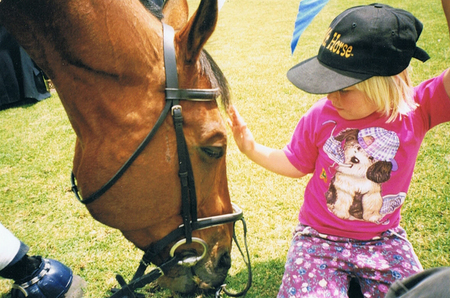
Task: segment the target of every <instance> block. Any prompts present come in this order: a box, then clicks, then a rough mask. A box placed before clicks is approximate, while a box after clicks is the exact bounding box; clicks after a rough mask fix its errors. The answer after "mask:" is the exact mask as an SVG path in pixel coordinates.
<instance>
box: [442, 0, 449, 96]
mask: <svg viewBox="0 0 450 298" xmlns="http://www.w3.org/2000/svg"><path fill="white" fill-rule="evenodd" d="M441 2H442V8H443V10H444V14H445V17H446V18H447V25H448V28H449V32H450V0H441ZM444 86H445V91H447V95H448V96H450V71H449V69H447V72H446V73H445V75H444Z"/></svg>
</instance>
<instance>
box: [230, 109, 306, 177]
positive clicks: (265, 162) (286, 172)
mask: <svg viewBox="0 0 450 298" xmlns="http://www.w3.org/2000/svg"><path fill="white" fill-rule="evenodd" d="M228 114H229V115H230V118H229V119H228V125H229V126H230V128H231V130H232V132H233V137H234V140H235V141H236V144H237V146H238V148H239V150H240V151H241V152H242V153H244V154H245V155H246V156H247V157H248V158H249V159H250V160H252V161H254V162H255V163H257V164H258V165H260V166H262V167H264V168H266V169H267V170H269V171H272V172H274V173H277V174H280V175H283V176H288V177H292V178H300V177H303V176H305V174H304V173H302V172H300V171H299V170H297V168H295V167H294V166H293V165H292V164H291V162H290V161H289V160H288V158H287V157H286V154H284V152H283V150H281V149H272V148H269V147H266V146H263V145H261V144H259V143H257V142H256V141H255V139H254V138H253V135H252V133H251V131H250V129H249V128H248V127H247V124H246V123H245V121H244V119H243V118H242V117H241V115H239V112H238V111H237V109H236V108H235V107H234V106H231V107H230V110H229V112H228Z"/></svg>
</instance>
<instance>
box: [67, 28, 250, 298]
mask: <svg viewBox="0 0 450 298" xmlns="http://www.w3.org/2000/svg"><path fill="white" fill-rule="evenodd" d="M163 33H164V63H165V72H166V89H165V94H166V104H165V106H164V109H163V111H162V112H161V114H160V116H159V118H158V120H157V121H156V123H155V125H154V127H153V128H152V130H151V131H150V132H149V134H148V135H147V136H146V138H145V139H144V140H143V141H142V142H141V144H140V145H139V146H138V148H137V149H136V151H135V152H134V153H133V154H132V155H131V157H130V158H129V159H128V160H127V161H126V162H125V163H124V164H123V165H122V167H121V168H120V169H119V170H118V171H117V172H116V174H115V175H114V176H113V177H112V178H111V179H110V180H109V181H108V182H106V183H105V184H104V185H103V186H102V187H101V188H100V189H99V190H97V191H96V192H94V193H93V194H91V195H90V196H89V197H88V198H86V199H82V198H81V196H80V194H79V191H78V187H77V185H76V179H75V175H74V173H73V172H72V174H71V182H72V191H73V192H74V194H75V196H76V198H77V199H78V200H79V201H80V202H81V203H83V204H89V203H92V202H94V201H95V200H97V199H98V198H100V197H101V196H102V195H103V194H104V193H105V192H107V191H108V190H109V189H110V188H111V187H112V186H113V185H114V184H115V183H116V182H117V181H118V180H119V179H120V177H121V176H122V175H123V174H124V173H125V171H126V170H127V169H128V168H129V167H130V166H131V164H132V163H133V162H134V160H135V159H136V158H137V157H138V156H139V154H140V153H141V152H142V151H143V150H144V148H145V147H146V146H147V145H148V143H149V142H150V140H151V139H152V138H153V136H154V135H155V133H156V131H157V130H158V129H159V127H160V126H161V125H162V123H163V122H164V120H165V118H166V117H167V116H168V115H169V113H170V114H171V115H172V118H173V123H174V127H175V134H176V140H177V151H178V159H179V170H178V176H179V178H180V183H181V200H182V204H181V214H182V218H183V224H182V225H180V226H179V227H178V228H177V229H175V230H173V231H172V232H170V233H169V234H168V235H167V236H165V237H164V238H162V239H161V240H159V241H157V242H155V243H153V244H152V245H150V247H149V248H148V249H147V250H145V253H144V256H143V257H142V260H141V261H140V264H139V267H138V269H137V271H136V273H135V274H134V276H133V278H132V280H131V281H130V282H129V283H128V284H127V283H126V282H125V280H124V278H123V277H122V276H121V275H117V276H116V278H117V281H118V282H119V284H120V285H121V287H122V288H121V289H115V290H114V291H113V292H114V294H113V295H112V296H111V297H110V298H119V297H130V298H131V297H136V296H135V295H136V294H135V293H134V290H135V289H138V288H142V287H143V286H145V285H147V284H149V283H150V282H152V281H154V280H156V279H158V278H159V277H160V276H162V275H164V274H165V273H166V272H167V271H168V270H169V269H170V268H172V267H173V266H175V265H181V266H186V267H192V266H194V265H195V264H197V263H198V262H199V261H200V260H201V259H202V258H203V257H204V256H205V255H206V252H207V244H206V242H205V241H204V240H202V239H199V238H196V237H192V231H194V230H201V229H206V228H210V227H213V226H217V225H223V224H227V223H233V239H234V241H235V243H236V245H237V247H238V249H239V251H240V253H241V255H242V256H243V258H244V262H245V264H246V265H247V269H248V273H249V278H248V282H247V286H246V287H245V289H244V290H243V291H241V292H240V293H237V294H235V293H230V292H228V291H227V290H226V289H225V285H222V286H220V287H219V288H218V289H217V291H216V297H219V296H220V293H221V292H222V291H224V292H225V293H226V294H227V295H229V296H232V297H238V296H244V295H245V294H246V293H247V291H248V290H249V288H250V286H251V281H252V274H251V265H250V255H249V252H248V248H247V240H246V234H247V227H246V223H245V220H244V217H243V212H242V210H241V209H240V208H239V207H238V206H237V205H235V204H233V203H232V206H233V213H231V214H223V215H217V216H212V217H207V218H201V219H198V218H197V198H196V193H195V183H194V175H193V171H192V165H191V161H190V158H189V153H188V150H187V145H186V139H185V137H184V133H183V116H182V107H181V105H180V100H189V101H214V100H215V99H216V97H217V96H218V94H219V90H218V89H180V88H179V87H178V73H177V64H176V56H175V47H174V30H173V28H172V27H170V26H169V25H167V24H164V23H163ZM237 221H241V222H242V224H243V229H244V243H245V249H246V256H245V255H244V252H243V251H242V249H241V247H240V246H239V243H238V241H237V238H236V235H235V234H236V233H235V223H236V222H237ZM183 237H184V238H183ZM180 238H181V240H179V239H180ZM175 241H178V242H176V243H175V244H174V245H173V246H172V248H171V250H170V258H169V259H168V260H166V261H164V262H163V263H162V264H161V265H159V266H158V267H157V268H156V269H154V270H152V271H151V272H149V273H148V274H145V271H146V269H147V267H148V266H149V265H150V264H151V263H152V262H151V260H154V259H155V258H156V257H157V256H158V255H159V254H160V253H161V252H162V251H163V250H164V248H165V247H167V246H168V245H169V244H171V243H173V242H175ZM192 242H195V243H198V244H200V245H201V246H202V248H203V252H202V255H200V256H188V257H184V258H183V257H181V256H180V255H178V254H177V253H176V250H177V248H179V247H180V246H182V245H184V244H190V243H192Z"/></svg>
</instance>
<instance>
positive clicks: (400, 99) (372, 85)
mask: <svg viewBox="0 0 450 298" xmlns="http://www.w3.org/2000/svg"><path fill="white" fill-rule="evenodd" d="M354 87H355V88H356V89H357V90H359V91H362V92H364V93H365V94H366V96H367V100H369V101H371V102H372V103H374V104H375V105H376V106H377V107H378V110H377V112H379V113H382V114H384V115H386V116H388V117H389V119H388V120H387V122H392V121H394V120H395V119H396V118H397V116H400V119H401V117H402V116H406V115H407V114H408V113H409V112H411V111H414V110H415V109H416V108H417V106H418V104H417V103H416V102H415V101H414V98H413V96H414V89H413V86H412V82H411V79H410V77H409V74H408V69H405V70H404V71H402V72H401V73H399V74H398V75H395V76H390V77H372V78H370V79H367V80H365V81H363V82H361V83H358V84H356V85H355V86H354Z"/></svg>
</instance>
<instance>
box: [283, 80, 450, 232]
mask: <svg viewBox="0 0 450 298" xmlns="http://www.w3.org/2000/svg"><path fill="white" fill-rule="evenodd" d="M442 77H443V74H442V75H440V76H439V77H436V78H433V79H430V80H428V81H425V82H423V83H422V84H420V85H419V86H418V87H416V88H415V95H414V98H415V101H416V102H417V103H418V104H419V107H418V108H417V109H416V110H415V111H413V112H411V113H410V114H408V115H407V116H403V117H401V119H400V117H398V118H397V119H396V120H395V121H393V122H390V123H387V122H386V121H387V117H380V115H379V114H377V113H374V114H372V115H370V116H368V117H366V118H364V119H359V120H345V119H343V118H342V117H340V116H339V114H338V113H337V111H336V109H335V108H334V107H333V105H332V104H331V102H330V101H329V100H327V99H326V98H323V99H321V100H320V101H318V102H317V103H315V104H314V105H313V106H312V107H311V109H310V110H309V111H308V112H307V113H306V114H305V115H304V116H303V117H302V118H301V119H300V121H299V123H298V125H297V127H296V129H295V131H294V133H293V136H292V139H291V141H290V142H289V144H287V145H286V147H285V148H284V149H283V151H284V152H285V154H286V156H287V158H288V159H289V161H290V162H291V163H292V164H293V165H294V166H295V167H296V168H297V169H298V170H300V171H301V172H303V173H312V174H313V175H312V177H311V179H310V181H309V182H308V185H307V187H306V189H305V196H304V203H303V205H302V207H301V209H300V214H299V221H300V222H301V223H302V224H304V225H308V226H311V227H313V228H314V229H316V230H318V231H319V232H320V233H323V234H328V235H335V236H341V237H347V238H353V239H359V240H368V239H372V238H373V237H376V236H379V235H380V234H381V233H382V232H384V231H386V230H388V229H391V228H394V227H397V226H398V225H399V222H400V208H401V206H402V205H403V202H404V200H405V198H406V193H407V192H408V187H409V184H410V182H411V177H412V175H413V170H414V165H415V162H416V158H417V154H418V152H419V148H420V144H421V143H422V140H423V138H424V137H425V134H426V132H427V131H428V130H430V129H431V128H432V127H434V126H436V125H438V124H440V123H443V122H446V121H450V100H449V98H448V96H447V94H446V92H445V89H444V86H443V83H442Z"/></svg>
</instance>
